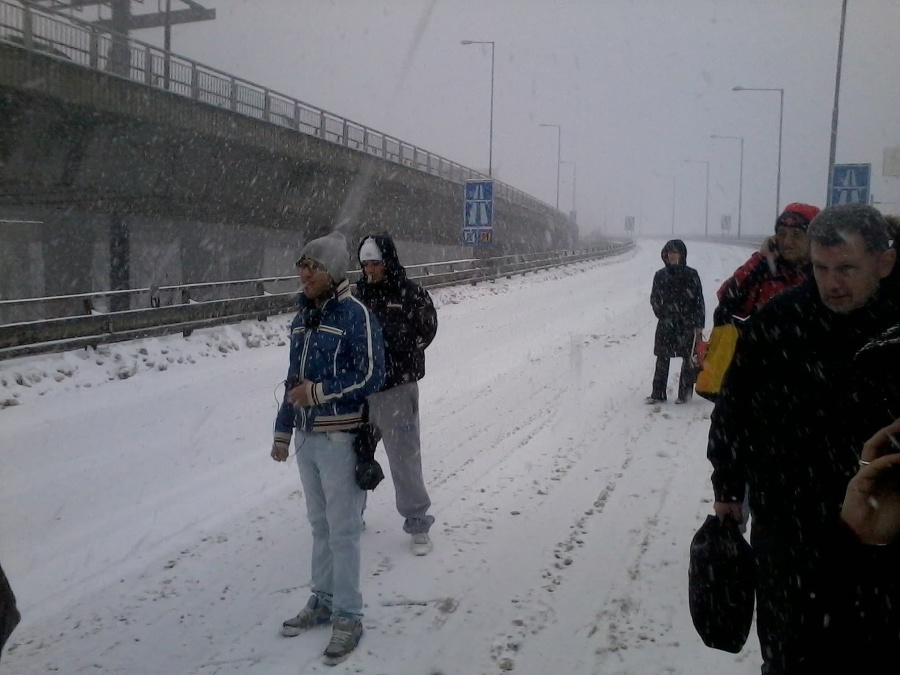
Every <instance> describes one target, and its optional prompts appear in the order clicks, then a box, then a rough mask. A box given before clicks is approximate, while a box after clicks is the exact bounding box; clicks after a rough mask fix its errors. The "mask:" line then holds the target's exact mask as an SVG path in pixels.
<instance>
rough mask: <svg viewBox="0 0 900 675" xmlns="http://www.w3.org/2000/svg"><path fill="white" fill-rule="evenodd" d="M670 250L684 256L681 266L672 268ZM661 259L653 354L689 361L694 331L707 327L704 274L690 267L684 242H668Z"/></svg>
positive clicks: (655, 277)
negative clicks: (668, 254)
mask: <svg viewBox="0 0 900 675" xmlns="http://www.w3.org/2000/svg"><path fill="white" fill-rule="evenodd" d="M668 251H678V252H679V253H681V263H680V264H678V265H670V264H669V261H668V260H667V259H666V253H667V252H668ZM661 257H662V260H663V263H664V264H665V267H663V268H662V269H661V270H658V271H657V272H656V274H655V275H653V288H652V290H651V291H650V306H651V307H652V308H653V313H654V314H655V315H656V318H657V319H659V323H657V324H656V339H655V340H654V343H653V353H654V355H656V356H669V357H671V356H680V357H682V358H689V357H690V356H691V351H692V349H693V344H694V330H695V329H696V328H703V326H704V325H705V321H706V305H705V303H704V302H703V287H702V286H701V284H700V275H699V274H697V270H695V269H694V268H693V267H688V266H687V247H686V246H685V245H684V242H683V241H681V240H680V239H672V240H671V241H668V242H666V245H665V246H664V247H663V250H662V253H661Z"/></svg>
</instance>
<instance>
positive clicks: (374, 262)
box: [356, 232, 437, 555]
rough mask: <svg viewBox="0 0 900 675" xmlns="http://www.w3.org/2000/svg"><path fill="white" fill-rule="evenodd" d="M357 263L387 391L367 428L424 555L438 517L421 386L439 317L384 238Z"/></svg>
mask: <svg viewBox="0 0 900 675" xmlns="http://www.w3.org/2000/svg"><path fill="white" fill-rule="evenodd" d="M359 263H360V267H361V268H362V270H363V276H362V278H361V279H360V280H359V281H357V282H356V296H357V297H358V298H359V299H360V300H362V302H363V303H364V304H365V305H366V307H368V308H369V309H370V310H371V311H372V312H373V313H374V314H375V316H377V317H378V322H379V323H380V324H381V327H382V330H383V331H384V353H385V380H384V387H383V388H382V390H381V391H379V392H378V393H377V394H373V395H372V396H370V397H369V422H370V423H371V425H372V426H373V427H374V429H375V431H376V433H377V434H378V435H380V436H381V438H382V440H383V441H384V450H385V452H386V453H387V456H388V462H389V463H390V467H391V479H392V480H393V483H394V493H395V494H396V498H397V511H399V513H400V515H401V516H403V531H404V532H406V533H407V534H409V535H411V536H412V540H411V542H410V547H411V550H412V552H413V554H415V555H426V554H428V553H429V552H430V551H431V547H432V543H431V538H430V536H429V534H428V531H429V530H430V529H431V526H432V525H433V524H434V516H432V515H430V514H429V513H428V509H429V508H430V507H431V499H430V498H429V497H428V491H427V490H426V489H425V479H424V477H423V475H422V451H421V446H420V437H419V384H418V381H419V380H421V379H422V377H424V375H425V349H426V348H427V347H428V345H430V344H431V341H432V340H433V339H434V336H435V334H436V333H437V312H436V311H435V309H434V304H433V303H432V301H431V296H430V295H429V294H428V291H426V290H425V289H424V288H422V287H421V286H420V285H419V284H417V283H415V282H414V281H411V280H410V279H408V278H407V276H406V270H405V269H404V268H403V265H401V264H400V259H399V257H398V256H397V248H396V246H395V245H394V241H393V239H391V237H390V235H389V234H387V233H386V232H382V233H380V234H375V235H372V236H369V237H364V238H363V240H362V242H360V246H359Z"/></svg>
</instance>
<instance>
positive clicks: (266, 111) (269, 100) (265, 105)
mask: <svg viewBox="0 0 900 675" xmlns="http://www.w3.org/2000/svg"><path fill="white" fill-rule="evenodd" d="M270 105H272V96H271V94H270V93H269V90H268V89H264V90H263V120H265V121H266V122H268V121H270V120H271V115H270V114H269V106H270Z"/></svg>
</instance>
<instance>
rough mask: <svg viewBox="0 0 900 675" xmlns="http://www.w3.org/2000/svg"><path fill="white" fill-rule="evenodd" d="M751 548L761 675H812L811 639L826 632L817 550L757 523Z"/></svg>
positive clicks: (751, 530) (751, 533) (752, 532)
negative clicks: (819, 604)
mask: <svg viewBox="0 0 900 675" xmlns="http://www.w3.org/2000/svg"><path fill="white" fill-rule="evenodd" d="M750 543H751V545H752V546H753V554H754V558H755V560H756V633H757V635H758V636H759V647H760V652H762V658H763V664H762V669H761V673H762V675H796V674H799V673H803V674H805V673H808V672H809V671H808V669H807V667H805V666H804V661H805V657H806V656H807V653H806V652H807V651H808V650H809V649H810V648H811V647H810V646H811V645H812V644H813V640H812V636H814V635H816V634H817V632H816V631H817V630H820V629H821V625H820V623H821V621H820V620H818V619H817V614H816V612H815V607H814V605H813V603H814V594H813V593H811V590H812V588H813V581H814V579H815V577H814V573H813V570H814V568H815V560H816V559H817V552H816V550H815V549H814V548H813V547H812V546H810V545H808V544H806V543H802V542H800V541H799V540H798V539H797V538H796V537H792V538H788V537H787V536H785V535H784V533H774V532H772V531H771V530H770V529H769V528H767V527H766V526H765V525H764V524H759V523H758V522H756V521H754V523H753V527H752V528H750Z"/></svg>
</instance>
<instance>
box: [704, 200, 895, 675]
mask: <svg viewBox="0 0 900 675" xmlns="http://www.w3.org/2000/svg"><path fill="white" fill-rule="evenodd" d="M809 237H810V242H811V243H810V256H811V259H812V263H813V274H814V279H812V280H809V281H807V282H804V283H803V284H801V285H799V286H795V287H794V288H791V289H788V290H786V291H783V292H782V293H780V294H778V295H777V296H776V297H774V298H773V299H772V300H770V301H769V302H768V303H767V304H766V305H765V306H763V307H762V308H761V309H760V310H759V311H758V312H757V313H756V314H754V316H753V317H751V318H750V320H749V321H748V322H747V324H746V325H745V327H744V330H743V331H742V333H741V339H740V340H739V341H738V345H737V350H736V352H735V358H734V361H733V362H732V365H731V367H730V369H729V371H728V373H727V375H726V376H725V382H724V384H723V388H722V392H721V394H720V397H719V399H718V401H717V402H716V407H715V409H714V410H713V413H712V416H711V420H710V430H709V443H708V447H707V456H708V458H709V460H710V462H711V464H712V467H713V473H712V485H713V492H714V495H715V503H714V505H713V506H714V510H715V513H716V515H717V516H718V517H719V518H721V519H723V520H724V518H726V517H728V516H730V517H733V518H734V519H735V520H737V521H738V522H741V521H743V519H744V514H743V509H742V507H741V502H742V501H743V498H744V491H745V486H749V505H750V513H751V514H752V518H753V527H752V528H751V533H750V543H751V544H752V546H753V550H754V556H755V560H756V571H757V578H756V603H757V620H756V625H757V634H758V637H759V642H760V648H761V652H762V657H763V666H762V673H763V674H764V675H774V674H776V673H777V674H778V675H794V674H795V673H803V672H806V671H805V670H804V666H803V660H804V658H806V656H807V650H808V648H809V644H810V636H811V635H813V634H815V631H816V629H817V626H818V624H819V623H820V622H819V621H818V618H817V614H816V609H815V607H814V606H813V602H812V601H813V598H812V597H811V596H812V594H811V588H812V587H813V586H814V583H815V581H814V580H815V578H816V568H817V566H818V565H819V564H821V561H822V559H823V547H824V542H825V541H827V532H828V531H829V529H830V528H831V527H833V524H834V523H835V522H836V521H837V520H838V517H839V514H840V509H841V502H842V499H843V497H844V493H845V490H846V487H847V484H848V481H849V480H850V479H851V478H852V477H853V476H854V474H855V473H856V470H857V468H858V455H857V453H858V452H859V448H861V447H862V445H863V443H864V442H865V441H866V439H867V438H869V436H870V435H871V434H872V430H873V429H878V428H880V427H881V426H883V424H884V418H883V414H882V413H880V412H878V410H877V408H875V407H873V406H871V405H869V404H868V403H867V399H866V398H865V397H864V396H862V395H861V392H862V391H864V390H871V387H870V386H865V383H862V384H861V383H860V381H859V377H858V375H857V373H856V372H855V368H854V363H853V358H854V355H855V354H856V352H857V351H858V350H859V349H860V348H861V347H862V346H863V345H864V344H865V343H866V342H867V341H868V340H869V339H871V338H872V337H874V336H876V335H879V334H880V333H882V332H883V331H884V330H886V329H887V328H888V327H890V326H891V325H893V324H894V323H896V321H897V317H898V316H900V287H898V285H897V284H896V283H894V282H893V281H892V280H891V279H890V275H891V272H892V269H893V267H894V262H895V259H896V251H895V250H893V249H891V248H889V238H888V227H887V223H886V222H885V220H884V218H883V217H882V215H881V214H880V213H879V212H878V211H877V210H876V209H874V208H872V207H870V206H866V205H860V204H845V205H840V206H832V207H829V208H827V209H824V210H823V211H822V212H821V213H820V214H819V215H818V216H816V217H815V218H814V219H813V221H812V223H811V224H810V227H809Z"/></svg>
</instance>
